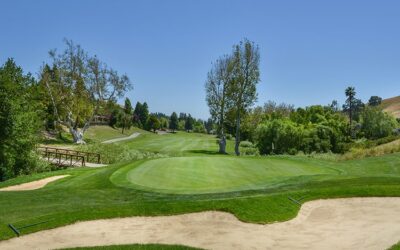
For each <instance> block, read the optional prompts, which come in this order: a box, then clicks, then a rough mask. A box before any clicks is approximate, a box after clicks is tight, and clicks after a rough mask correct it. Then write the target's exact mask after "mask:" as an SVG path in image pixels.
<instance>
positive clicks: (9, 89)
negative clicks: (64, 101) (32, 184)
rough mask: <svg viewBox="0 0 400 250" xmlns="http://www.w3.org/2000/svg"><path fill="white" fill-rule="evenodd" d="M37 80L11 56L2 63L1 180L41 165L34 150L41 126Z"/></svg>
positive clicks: (0, 115) (0, 93) (0, 83)
mask: <svg viewBox="0 0 400 250" xmlns="http://www.w3.org/2000/svg"><path fill="white" fill-rule="evenodd" d="M34 83H35V81H34V79H33V78H32V77H31V76H30V75H29V74H28V75H24V74H23V72H22V69H21V68H20V67H18V66H17V65H16V64H15V62H14V61H13V60H12V59H8V60H7V62H6V63H5V64H4V65H3V66H1V67H0V181H2V180H5V179H8V178H11V177H14V176H16V175H19V174H27V173H31V172H32V171H33V170H34V169H35V168H37V167H38V163H37V159H36V157H35V155H34V153H33V149H34V147H35V144H36V142H37V134H38V131H39V128H40V121H39V115H38V113H37V111H36V110H37V108H38V104H37V102H36V101H35V100H34V96H33V93H32V92H33V88H34V87H35V86H34Z"/></svg>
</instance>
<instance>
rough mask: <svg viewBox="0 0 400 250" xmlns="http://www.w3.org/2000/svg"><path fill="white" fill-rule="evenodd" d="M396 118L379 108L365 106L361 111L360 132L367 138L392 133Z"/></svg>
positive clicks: (381, 136) (375, 137) (376, 137)
mask: <svg viewBox="0 0 400 250" xmlns="http://www.w3.org/2000/svg"><path fill="white" fill-rule="evenodd" d="M397 125H398V124H397V122H396V120H395V119H394V118H393V117H392V116H390V115H389V114H387V113H385V112H383V111H382V110H380V109H379V108H374V107H365V108H364V110H363V111H362V113H361V132H362V134H363V135H364V136H365V137H366V138H368V139H379V138H383V137H387V136H389V135H391V134H393V130H394V129H395V128H396V127H397Z"/></svg>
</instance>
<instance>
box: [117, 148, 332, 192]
mask: <svg viewBox="0 0 400 250" xmlns="http://www.w3.org/2000/svg"><path fill="white" fill-rule="evenodd" d="M338 173H340V172H339V171H338V170H335V169H333V168H329V167H326V165H318V164H317V163H315V162H312V161H293V160H292V159H287V158H283V157H281V158H271V157H268V158H255V157H247V158H239V159H238V158H235V157H223V156H219V157H217V156H210V157H207V156H193V157H173V158H162V159H155V160H148V161H145V162H143V163H141V162H139V164H138V163H133V164H128V165H127V166H125V167H123V168H120V169H119V170H117V171H116V172H115V173H114V174H113V175H112V176H111V180H112V182H113V183H115V184H116V185H119V186H125V187H133V188H138V189H144V190H149V191H154V192H161V193H178V194H179V193H180V194H198V193H221V192H232V191H239V190H249V189H260V188H265V187H271V186H274V185H275V186H276V185H279V184H282V183H286V182H288V181H293V179H296V180H297V179H299V178H303V177H306V176H314V175H315V176H323V175H326V176H327V175H335V174H338Z"/></svg>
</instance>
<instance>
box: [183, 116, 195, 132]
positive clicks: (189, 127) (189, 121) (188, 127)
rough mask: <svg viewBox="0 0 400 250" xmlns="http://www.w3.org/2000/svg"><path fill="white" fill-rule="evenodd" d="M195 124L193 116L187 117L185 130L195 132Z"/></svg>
mask: <svg viewBox="0 0 400 250" xmlns="http://www.w3.org/2000/svg"><path fill="white" fill-rule="evenodd" d="M193 124H194V119H193V118H192V116H191V115H190V114H189V115H188V116H187V117H186V120H185V130H186V131H187V132H189V131H191V130H193Z"/></svg>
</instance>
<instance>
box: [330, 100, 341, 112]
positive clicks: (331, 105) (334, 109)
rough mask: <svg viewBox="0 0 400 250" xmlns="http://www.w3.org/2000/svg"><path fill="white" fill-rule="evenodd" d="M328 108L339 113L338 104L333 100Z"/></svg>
mask: <svg viewBox="0 0 400 250" xmlns="http://www.w3.org/2000/svg"><path fill="white" fill-rule="evenodd" d="M329 107H330V108H331V109H332V110H333V111H335V112H338V111H339V103H338V101H336V100H333V101H332V103H331V104H330V105H329Z"/></svg>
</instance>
